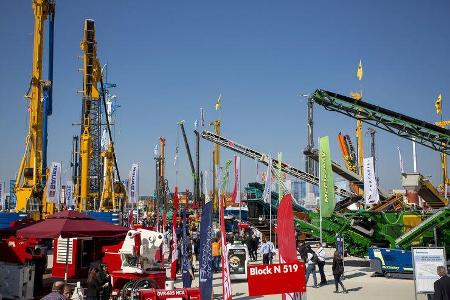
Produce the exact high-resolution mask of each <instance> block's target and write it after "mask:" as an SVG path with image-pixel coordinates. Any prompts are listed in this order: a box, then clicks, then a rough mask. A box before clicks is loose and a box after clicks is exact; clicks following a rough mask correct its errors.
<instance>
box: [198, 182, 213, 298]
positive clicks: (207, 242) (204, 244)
mask: <svg viewBox="0 0 450 300" xmlns="http://www.w3.org/2000/svg"><path fill="white" fill-rule="evenodd" d="M207 194H208V193H207V191H205V195H207ZM213 237H214V232H213V228H212V201H208V202H206V203H205V205H204V206H203V211H202V220H201V223H200V251H199V253H200V259H199V263H200V266H199V268H198V269H199V271H198V273H199V275H198V276H199V282H200V295H201V298H202V299H211V297H212V280H213V272H212V260H213V257H212V250H211V244H212V239H213Z"/></svg>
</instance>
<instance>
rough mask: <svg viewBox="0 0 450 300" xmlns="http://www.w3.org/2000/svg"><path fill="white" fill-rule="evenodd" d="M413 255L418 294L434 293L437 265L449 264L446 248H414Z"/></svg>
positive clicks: (437, 277)
mask: <svg viewBox="0 0 450 300" xmlns="http://www.w3.org/2000/svg"><path fill="white" fill-rule="evenodd" d="M412 255H413V266H414V281H415V286H416V294H424V293H434V282H435V281H436V280H438V279H439V278H440V277H439V275H438V274H437V267H439V266H447V262H446V259H445V248H413V249H412Z"/></svg>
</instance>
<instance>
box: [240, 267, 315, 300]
mask: <svg viewBox="0 0 450 300" xmlns="http://www.w3.org/2000/svg"><path fill="white" fill-rule="evenodd" d="M247 279H248V294H249V296H262V295H272V294H283V293H295V292H305V291H306V283H305V264H304V263H303V262H301V261H297V262H292V263H287V264H272V265H259V266H248V267H247ZM280 283H282V284H280Z"/></svg>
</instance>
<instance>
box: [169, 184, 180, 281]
mask: <svg viewBox="0 0 450 300" xmlns="http://www.w3.org/2000/svg"><path fill="white" fill-rule="evenodd" d="M173 208H174V209H173V214H172V261H171V265H170V278H171V279H172V280H175V278H176V277H177V260H178V241H177V210H178V187H177V186H176V187H175V192H174V194H173Z"/></svg>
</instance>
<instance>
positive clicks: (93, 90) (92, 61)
mask: <svg viewBox="0 0 450 300" xmlns="http://www.w3.org/2000/svg"><path fill="white" fill-rule="evenodd" d="M81 50H83V117H82V121H83V123H82V134H81V137H80V165H81V172H80V178H79V179H78V180H77V181H78V182H77V184H78V185H79V188H78V187H77V189H76V190H78V191H79V194H78V195H76V199H77V201H76V207H77V209H78V210H79V211H85V210H88V209H93V208H94V206H95V205H94V201H95V200H96V199H99V198H100V197H99V194H98V193H97V192H95V193H93V192H91V190H90V177H91V176H90V173H89V167H90V160H91V158H92V155H93V147H92V136H91V106H92V105H93V102H95V101H100V92H99V89H98V83H99V82H100V80H101V67H100V63H99V61H98V59H97V45H96V41H95V24H94V21H93V20H85V23H84V35H83V40H82V41H81Z"/></svg>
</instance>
